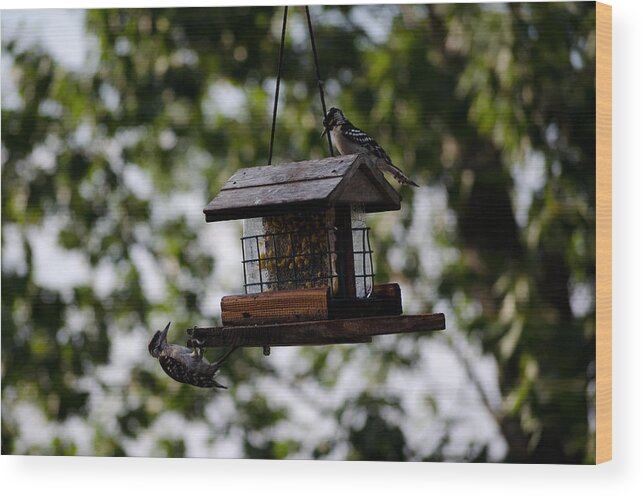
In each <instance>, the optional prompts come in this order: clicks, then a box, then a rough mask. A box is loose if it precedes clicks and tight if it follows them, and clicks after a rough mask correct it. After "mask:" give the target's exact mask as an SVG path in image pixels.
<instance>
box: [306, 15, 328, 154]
mask: <svg viewBox="0 0 643 496" xmlns="http://www.w3.org/2000/svg"><path fill="white" fill-rule="evenodd" d="M306 19H307V20H308V32H309V33H310V43H311V45H312V47H313V57H314V58H315V73H316V75H317V85H318V86H319V97H320V99H321V104H322V110H323V112H324V117H326V100H324V83H323V82H322V78H321V76H320V75H319V61H318V59H317V46H316V45H315V33H314V32H313V23H312V22H311V20H310V10H308V5H306ZM326 138H328V150H329V151H330V156H331V157H332V156H333V144H332V143H331V141H330V133H326Z"/></svg>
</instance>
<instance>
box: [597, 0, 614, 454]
mask: <svg viewBox="0 0 643 496" xmlns="http://www.w3.org/2000/svg"><path fill="white" fill-rule="evenodd" d="M595 455H596V463H603V462H606V461H609V460H611V459H612V7H611V6H610V5H606V4H603V3H600V2H597V3H596V453H595Z"/></svg>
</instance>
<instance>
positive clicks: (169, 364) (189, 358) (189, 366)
mask: <svg viewBox="0 0 643 496" xmlns="http://www.w3.org/2000/svg"><path fill="white" fill-rule="evenodd" d="M169 329H170V322H168V324H167V325H166V326H165V329H163V330H162V331H156V332H155V333H154V336H153V337H152V340H151V341H150V344H149V345H148V347H147V349H148V351H149V352H150V355H152V356H153V357H154V358H158V360H159V363H160V364H161V368H162V369H163V370H164V371H165V373H166V374H167V375H169V376H170V377H171V378H172V379H174V380H175V381H178V382H182V383H184V384H189V385H190V386H197V387H202V388H211V387H216V388H219V389H228V388H227V387H226V386H224V385H223V384H220V383H218V382H217V381H215V380H214V378H215V376H216V375H217V374H218V373H219V369H220V368H221V365H222V364H223V362H225V361H226V360H227V358H228V357H229V356H230V355H231V354H232V352H233V351H235V350H236V349H237V348H236V347H234V348H231V349H230V350H228V351H227V352H226V353H224V354H223V356H222V357H221V358H219V360H217V361H216V362H215V363H209V362H208V361H207V360H206V359H205V358H204V357H203V349H202V348H194V349H191V348H186V347H185V346H180V345H178V344H168V342H167V333H168V330H169Z"/></svg>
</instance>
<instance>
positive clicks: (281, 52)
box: [268, 6, 326, 165]
mask: <svg viewBox="0 0 643 496" xmlns="http://www.w3.org/2000/svg"><path fill="white" fill-rule="evenodd" d="M287 19H288V6H286V7H284V21H283V24H282V26H281V45H280V47H279V65H278V67H277V86H276V88H275V105H274V107H273V109H272V131H271V132H270V151H269V152H268V165H271V164H272V147H273V145H274V143H275V126H276V124H277V103H278V102H279V83H280V82H281V65H282V62H283V60H284V44H285V41H286V20H287ZM324 115H326V113H325V112H324Z"/></svg>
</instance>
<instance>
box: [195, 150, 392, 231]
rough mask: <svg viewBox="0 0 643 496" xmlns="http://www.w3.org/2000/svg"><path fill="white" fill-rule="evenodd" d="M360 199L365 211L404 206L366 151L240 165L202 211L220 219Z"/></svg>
mask: <svg viewBox="0 0 643 496" xmlns="http://www.w3.org/2000/svg"><path fill="white" fill-rule="evenodd" d="M356 203H361V204H363V205H364V210H365V211H366V212H367V213H370V212H385V211H388V210H399V209H400V195H399V194H398V193H397V191H395V190H394V189H393V187H392V186H391V185H390V184H389V183H388V182H387V181H386V179H384V176H383V175H382V173H381V172H380V171H379V170H378V169H377V168H376V167H375V166H374V165H373V164H372V162H371V160H370V159H369V158H368V156H366V155H342V156H339V157H330V158H325V159H321V160H307V161H304V162H292V163H288V164H280V165H267V166H258V167H249V168H245V169H240V170H238V171H237V172H235V173H234V175H233V176H232V177H231V178H230V179H228V182H227V183H226V184H225V185H224V186H223V188H221V191H220V192H219V194H218V195H217V196H216V197H215V198H214V199H213V200H212V201H211V202H210V203H209V204H208V206H207V207H205V208H204V209H203V213H205V220H206V222H216V221H220V220H233V219H249V218H252V217H265V216H269V215H284V214H287V213H292V212H295V211H301V210H302V209H305V210H307V211H315V210H324V209H327V208H330V207H332V206H342V205H351V204H356Z"/></svg>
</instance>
